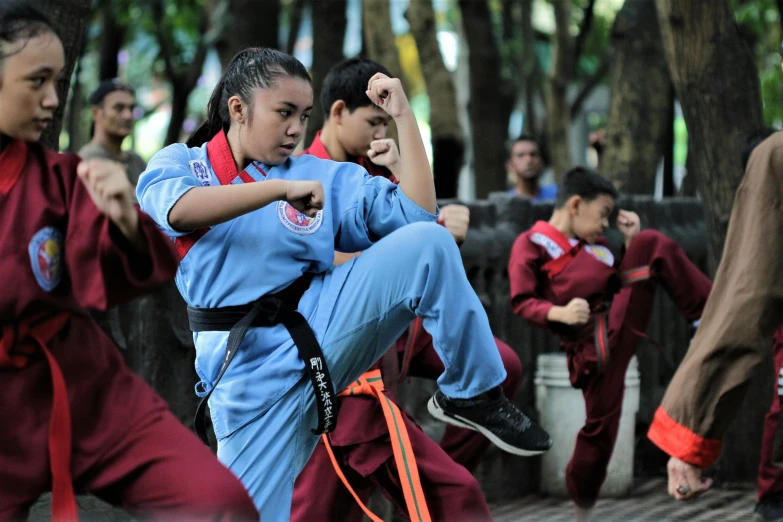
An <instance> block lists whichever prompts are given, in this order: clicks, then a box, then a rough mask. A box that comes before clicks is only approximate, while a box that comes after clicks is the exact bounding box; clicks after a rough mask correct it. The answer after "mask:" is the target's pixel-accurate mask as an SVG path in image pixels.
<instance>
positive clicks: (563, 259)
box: [508, 221, 621, 386]
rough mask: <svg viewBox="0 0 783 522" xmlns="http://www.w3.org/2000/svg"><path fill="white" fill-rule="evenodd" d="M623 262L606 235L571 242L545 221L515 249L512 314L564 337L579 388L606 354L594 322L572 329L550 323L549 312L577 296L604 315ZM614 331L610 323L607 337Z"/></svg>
mask: <svg viewBox="0 0 783 522" xmlns="http://www.w3.org/2000/svg"><path fill="white" fill-rule="evenodd" d="M619 264H620V259H615V258H614V255H613V254H612V253H611V252H610V251H609V249H608V248H607V246H606V241H605V240H604V238H598V240H596V242H595V244H592V245H587V244H585V243H584V242H580V241H575V240H574V241H571V240H569V239H568V238H567V237H566V236H565V235H563V234H562V233H561V232H560V231H558V230H557V229H555V228H554V227H553V226H551V225H550V224H549V223H547V222H545V221H539V222H537V223H536V224H535V225H534V226H533V227H532V228H531V229H530V230H528V231H526V232H524V233H522V234H521V235H520V236H519V237H518V238H517V239H516V241H515V242H514V245H513V246H512V248H511V255H510V258H509V262H508V277H509V283H510V286H511V306H512V308H513V309H514V313H516V314H517V315H519V316H520V317H522V318H523V319H525V320H527V321H528V322H530V323H532V324H533V325H535V326H537V327H539V328H544V329H546V330H549V331H551V332H553V333H555V334H558V335H560V336H561V346H562V347H563V348H564V349H565V351H566V353H567V355H568V359H569V361H568V363H569V370H570V371H571V382H572V384H574V385H575V386H580V385H581V382H582V380H581V379H582V378H583V377H586V376H587V374H589V372H590V371H592V369H593V368H594V367H596V365H597V364H600V358H601V357H603V358H604V359H605V358H606V357H608V353H604V354H602V353H601V347H600V346H598V345H599V343H598V342H596V337H595V336H594V323H589V324H588V325H587V326H586V327H570V326H568V325H565V324H563V323H557V322H552V321H549V320H548V319H547V314H548V313H549V310H550V309H551V308H552V307H553V306H555V305H557V306H565V305H567V304H568V303H569V302H570V301H571V300H572V299H574V298H576V297H579V298H582V299H585V300H586V301H587V302H588V303H589V304H590V308H591V310H593V312H594V313H595V312H601V311H602V313H605V312H606V310H603V308H604V307H605V304H606V303H607V302H608V301H610V300H611V298H612V297H613V296H614V294H615V293H616V292H617V291H618V290H619V289H620V287H621V280H620V273H619V270H618V268H617V267H618V266H619ZM614 334H615V332H614V331H613V330H612V329H611V328H608V327H607V331H606V332H605V337H606V338H607V339H612V338H613V337H614ZM604 349H605V350H608V346H605V347H604ZM585 372H587V373H585Z"/></svg>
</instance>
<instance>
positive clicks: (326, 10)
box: [305, 0, 348, 145]
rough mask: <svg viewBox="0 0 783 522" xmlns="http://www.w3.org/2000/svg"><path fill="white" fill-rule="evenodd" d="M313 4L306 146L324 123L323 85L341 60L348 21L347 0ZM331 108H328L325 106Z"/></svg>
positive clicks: (331, 0) (332, 0)
mask: <svg viewBox="0 0 783 522" xmlns="http://www.w3.org/2000/svg"><path fill="white" fill-rule="evenodd" d="M310 5H311V6H312V18H313V66H312V68H311V70H310V75H311V76H312V77H313V92H314V93H315V95H314V97H313V98H314V99H313V112H312V113H311V115H310V121H309V122H308V123H307V133H306V135H305V145H309V144H310V143H312V141H313V137H314V136H315V133H316V132H318V131H319V130H320V129H321V127H323V124H324V108H323V107H322V106H321V86H322V85H323V83H324V78H325V77H326V73H328V72H329V69H330V68H331V67H332V66H333V65H335V64H337V63H338V62H340V61H342V60H343V58H344V55H343V41H344V40H345V28H346V25H347V24H348V19H347V18H346V14H345V11H346V9H347V8H348V2H347V0H330V1H329V2H324V1H315V2H312V3H311V4H310ZM326 110H328V108H327V109H326Z"/></svg>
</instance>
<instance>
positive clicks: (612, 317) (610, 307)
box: [508, 167, 712, 519]
mask: <svg viewBox="0 0 783 522" xmlns="http://www.w3.org/2000/svg"><path fill="white" fill-rule="evenodd" d="M616 198H617V192H616V190H615V188H614V187H613V186H612V184H611V183H610V182H609V181H607V180H606V179H604V178H602V177H601V176H599V175H598V174H596V173H595V172H593V171H590V170H588V169H586V168H582V167H578V168H575V169H572V170H570V171H569V172H567V173H566V174H565V175H564V176H563V179H562V181H561V184H560V187H559V188H558V199H557V202H556V206H555V210H554V212H553V213H552V217H551V218H550V220H549V222H544V221H539V222H538V223H536V224H535V225H534V226H533V227H532V228H531V229H530V230H528V231H526V232H524V233H523V234H521V235H520V236H519V237H518V238H517V239H516V241H515V242H514V245H513V247H512V250H511V256H510V259H509V264H508V272H509V279H510V283H511V305H512V307H513V309H514V312H515V313H516V314H517V315H519V316H521V317H522V318H524V319H526V320H527V321H528V322H530V323H532V324H534V325H536V326H539V327H541V328H545V329H548V330H550V331H552V332H554V333H556V334H558V335H560V336H561V346H562V348H563V349H564V350H565V351H566V355H567V359H568V370H569V374H570V378H571V383H572V385H573V386H574V387H576V388H580V389H581V390H582V393H583V395H584V399H585V406H586V410H587V420H586V422H585V426H584V427H583V428H582V430H581V431H580V432H579V435H578V436H577V440H576V448H575V449H574V454H573V457H572V459H571V462H570V463H569V464H568V467H567V469H566V487H567V490H568V493H569V496H570V497H571V499H572V500H573V501H574V503H575V504H576V506H577V518H578V519H586V518H587V517H589V510H590V508H591V507H592V506H593V505H594V504H595V501H596V499H597V497H598V492H599V490H600V488H601V484H603V481H604V478H605V476H606V468H607V466H608V464H609V458H610V457H611V454H612V449H613V447H614V442H615V438H616V436H617V429H618V425H619V421H620V413H621V407H622V402H623V391H624V387H625V373H626V370H627V367H628V363H629V362H630V360H631V357H632V356H633V354H634V352H635V351H636V348H637V347H638V346H639V343H640V342H641V341H642V339H643V338H644V337H645V332H646V331H647V327H648V324H649V321H650V316H651V314H652V309H653V301H654V297H655V285H656V284H659V285H662V286H663V287H664V288H665V289H666V291H667V292H668V293H669V295H670V296H671V298H672V299H673V301H674V302H675V304H676V305H677V307H678V308H679V309H680V311H681V312H682V314H683V315H684V316H685V317H686V319H688V320H689V321H692V322H694V323H695V322H697V321H698V320H699V318H700V317H701V314H702V310H703V308H704V304H705V303H706V301H707V297H708V295H709V293H710V290H711V287H712V284H711V282H710V280H709V279H708V278H707V276H705V275H704V274H703V273H702V272H700V271H699V269H698V268H697V267H696V266H695V265H694V264H693V263H691V261H690V260H688V258H687V257H686V256H685V253H684V252H683V250H682V248H680V246H679V245H677V244H676V243H675V242H674V241H672V240H671V239H669V238H667V237H666V236H664V235H663V234H661V233H659V232H657V231H655V230H644V231H641V232H640V224H639V217H638V216H637V215H636V214H635V213H633V212H628V211H624V210H620V211H619V215H618V217H617V228H618V229H619V230H620V231H621V232H622V233H623V235H624V236H625V244H624V246H623V249H622V251H621V252H620V255H619V257H618V258H615V257H614V255H613V254H612V252H611V251H610V250H609V249H608V248H607V247H606V241H605V240H604V238H603V237H602V234H603V232H604V231H605V230H606V229H607V228H608V227H609V216H610V215H611V214H612V213H613V210H614V204H615V199H616Z"/></svg>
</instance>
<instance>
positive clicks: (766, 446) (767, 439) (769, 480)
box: [758, 326, 783, 501]
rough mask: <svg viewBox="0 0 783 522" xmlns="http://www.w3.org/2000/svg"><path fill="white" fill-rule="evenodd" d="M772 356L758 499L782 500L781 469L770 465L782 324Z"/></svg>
mask: <svg viewBox="0 0 783 522" xmlns="http://www.w3.org/2000/svg"><path fill="white" fill-rule="evenodd" d="M773 356H774V358H775V382H774V385H773V389H774V394H773V396H772V405H771V406H770V408H769V412H768V413H767V415H766V416H765V417H764V435H763V436H762V439H761V462H760V463H759V477H758V499H759V500H778V501H780V500H783V469H781V468H778V467H777V466H773V465H772V449H773V443H774V441H775V433H776V432H777V430H778V420H779V418H780V401H781V400H783V326H781V327H780V328H779V329H778V331H777V333H776V334H775V345H774V352H773Z"/></svg>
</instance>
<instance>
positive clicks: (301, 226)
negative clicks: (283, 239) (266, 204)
mask: <svg viewBox="0 0 783 522" xmlns="http://www.w3.org/2000/svg"><path fill="white" fill-rule="evenodd" d="M277 217H278V218H280V222H281V223H282V224H283V226H284V227H285V228H287V229H288V230H290V231H291V232H293V233H294V234H299V235H300V236H308V235H310V234H312V233H314V232H315V231H316V230H318V229H319V228H321V223H323V219H324V211H323V210H319V211H318V213H317V214H316V215H315V217H312V218H311V217H308V216H306V215H305V214H302V213H301V212H299V211H298V210H296V209H295V208H294V207H292V206H291V205H290V204H289V203H288V202H287V201H278V202H277Z"/></svg>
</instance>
